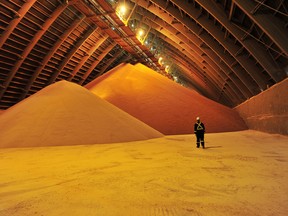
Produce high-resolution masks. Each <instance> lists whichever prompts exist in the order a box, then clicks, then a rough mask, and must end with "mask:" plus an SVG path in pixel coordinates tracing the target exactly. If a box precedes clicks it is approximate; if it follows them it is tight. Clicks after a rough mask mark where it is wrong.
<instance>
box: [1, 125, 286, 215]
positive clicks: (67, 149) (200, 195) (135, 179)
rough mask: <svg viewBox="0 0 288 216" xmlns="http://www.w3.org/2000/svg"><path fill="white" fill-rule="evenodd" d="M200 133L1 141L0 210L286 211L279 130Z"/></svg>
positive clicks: (64, 212)
mask: <svg viewBox="0 0 288 216" xmlns="http://www.w3.org/2000/svg"><path fill="white" fill-rule="evenodd" d="M205 138H206V147H207V148H206V149H197V148H196V147H195V137H194V135H177V136H176V135H175V136H166V137H164V138H156V139H150V140H146V141H137V142H128V143H115V144H95V145H79V146H78V145H74V146H57V147H29V148H2V149H0V164H1V166H0V215H1V216H7V215H13V216H18V215H19V216H28V215H29V216H31V215H42V216H56V215H57V216H58V215H69V216H74V215H85V216H89V215H97V216H98V215H103V216H109V215H113V216H114V215H121V216H122V215H137V216H138V215H140V216H141V215H155V216H156V215H157V216H160V215H167V216H168V215H179V216H184V215H189V216H190V215H213V216H218V215H219V216H220V215H221V216H223V215H227V216H233V215H245V216H252V215H253V216H257V215H259V216H260V215H261V216H263V215H277V216H282V215H283V216H284V215H287V212H288V205H287V203H288V184H287V180H288V145H287V144H288V137H287V136H281V135H271V134H266V133H261V132H257V131H252V130H246V131H240V132H228V133H211V134H206V137H205Z"/></svg>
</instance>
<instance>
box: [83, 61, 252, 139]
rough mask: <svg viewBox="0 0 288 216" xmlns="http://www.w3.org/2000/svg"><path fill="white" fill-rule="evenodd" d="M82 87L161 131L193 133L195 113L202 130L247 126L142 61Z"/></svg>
mask: <svg viewBox="0 0 288 216" xmlns="http://www.w3.org/2000/svg"><path fill="white" fill-rule="evenodd" d="M85 87H86V88H87V89H89V90H90V91H92V92H93V93H94V94H96V95H98V96H99V97H101V98H103V99H105V100H107V101H109V102H110V103H112V104H114V105H116V106H117V107H119V108H120V109H122V110H124V111H126V112H127V113H129V114H131V115H132V116H134V117H136V118H138V119H139V120H141V121H143V122H144V123H146V124H148V125H150V126H151V127H153V128H155V129H156V130H158V131H160V132H161V133H163V134H165V135H172V134H190V133H193V132H194V128H193V126H194V123H195V119H196V117H197V116H199V117H200V119H201V120H202V122H203V123H204V124H205V126H206V132H230V131H239V130H245V129H247V126H246V125H245V123H244V121H243V120H242V119H241V117H240V116H239V115H238V113H237V112H236V111H234V110H232V109H231V108H229V107H226V106H223V105H221V104H219V103H216V102H214V101H212V100H210V99H208V98H206V97H204V96H202V95H200V94H199V93H197V92H196V91H194V90H190V89H187V88H185V87H183V86H181V85H179V84H177V83H175V82H173V81H171V80H169V79H168V78H166V77H164V76H162V75H160V74H159V73H157V72H155V71H153V70H151V69H149V68H148V67H146V66H144V65H142V64H136V65H135V66H133V65H131V64H122V65H119V66H118V67H116V68H114V69H112V70H111V71H109V72H108V73H106V74H104V75H102V76H100V77H98V78H96V79H95V80H93V81H92V82H90V83H88V84H87V85H86V86H85Z"/></svg>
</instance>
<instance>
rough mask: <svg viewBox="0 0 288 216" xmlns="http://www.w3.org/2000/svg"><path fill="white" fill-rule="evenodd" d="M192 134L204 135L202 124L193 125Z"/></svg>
mask: <svg viewBox="0 0 288 216" xmlns="http://www.w3.org/2000/svg"><path fill="white" fill-rule="evenodd" d="M194 133H205V126H204V124H203V123H202V122H196V123H195V124H194Z"/></svg>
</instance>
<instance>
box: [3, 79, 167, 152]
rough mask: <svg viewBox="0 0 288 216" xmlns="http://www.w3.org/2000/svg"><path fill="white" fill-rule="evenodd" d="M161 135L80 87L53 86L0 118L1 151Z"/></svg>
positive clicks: (59, 83) (72, 85)
mask: <svg viewBox="0 0 288 216" xmlns="http://www.w3.org/2000/svg"><path fill="white" fill-rule="evenodd" d="M162 136H163V134H161V133H160V132H158V131H156V130H155V129H153V128H151V127H150V126H148V125H146V124H144V123H143V122H141V121H139V120H138V119H136V118H134V117H132V116H131V115H129V114H128V113H126V112H124V111H122V110H120V109H119V108H117V107H116V106H114V105H112V104H110V103H108V102H107V101H105V100H103V99H101V98H99V97H97V96H96V95H95V94H92V93H91V92H90V91H88V90H87V89H86V88H84V87H81V86H80V85H77V84H74V83H71V82H67V81H60V82H57V83H55V84H52V85H50V86H48V87H46V88H44V89H42V90H41V91H39V92H37V93H36V94H34V95H32V96H30V97H29V98H27V99H25V100H23V101H22V102H20V103H18V104H16V105H14V106H13V107H11V108H9V109H8V110H6V111H5V112H4V113H3V114H1V115H0V147H29V146H61V145H80V144H84V145H85V144H97V143H115V142H129V141H137V140H146V139H151V138H158V137H162Z"/></svg>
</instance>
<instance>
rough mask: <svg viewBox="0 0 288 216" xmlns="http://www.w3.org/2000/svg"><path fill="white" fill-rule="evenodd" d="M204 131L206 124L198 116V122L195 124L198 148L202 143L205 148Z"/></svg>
mask: <svg viewBox="0 0 288 216" xmlns="http://www.w3.org/2000/svg"><path fill="white" fill-rule="evenodd" d="M204 133H205V126H204V124H203V122H201V121H200V117H197V118H196V122H195V124H194V134H195V135H196V145H197V148H199V147H200V144H201V146H202V148H205V144H204Z"/></svg>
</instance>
